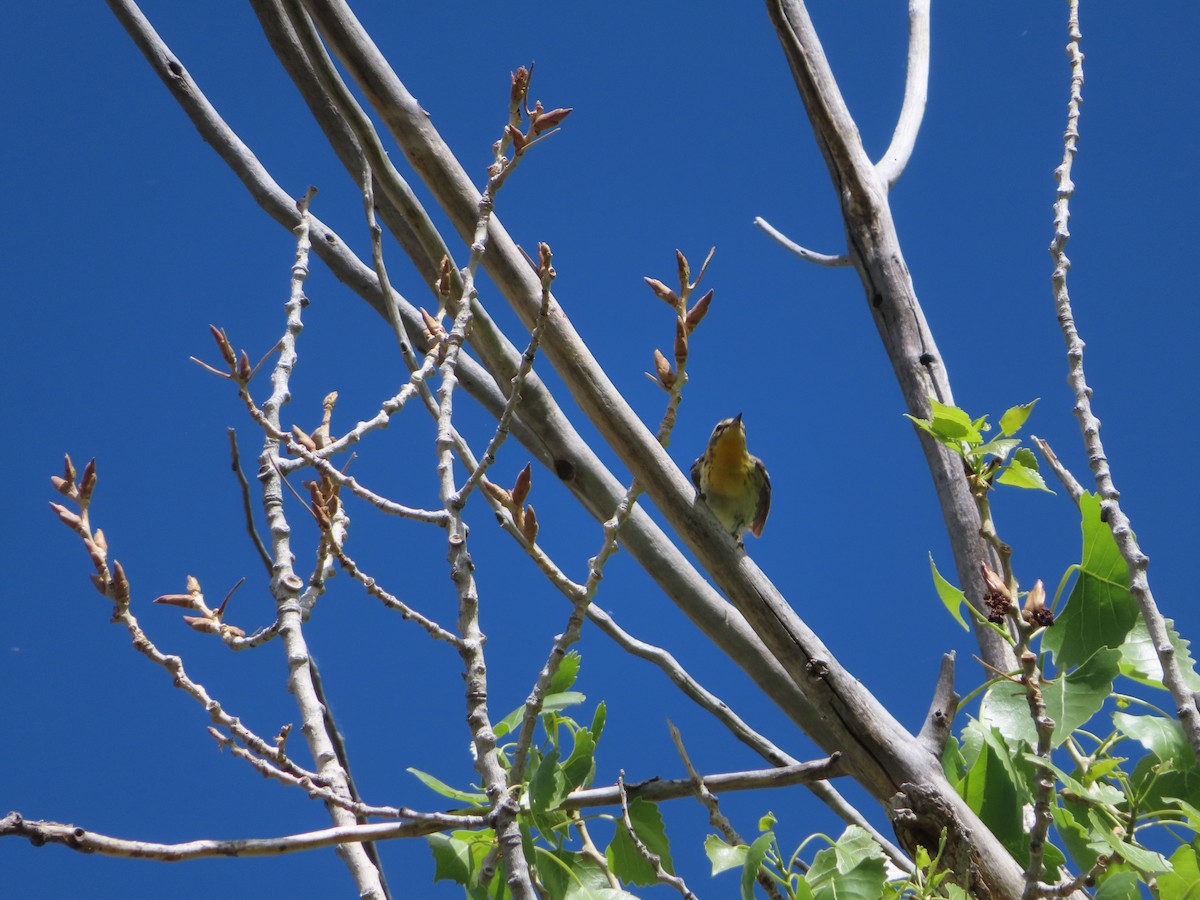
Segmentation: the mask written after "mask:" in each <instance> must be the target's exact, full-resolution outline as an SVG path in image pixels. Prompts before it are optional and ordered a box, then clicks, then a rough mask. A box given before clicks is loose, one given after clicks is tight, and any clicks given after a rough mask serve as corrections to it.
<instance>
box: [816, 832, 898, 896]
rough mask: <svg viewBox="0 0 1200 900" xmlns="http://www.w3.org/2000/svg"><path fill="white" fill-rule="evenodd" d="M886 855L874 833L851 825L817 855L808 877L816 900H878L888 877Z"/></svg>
mask: <svg viewBox="0 0 1200 900" xmlns="http://www.w3.org/2000/svg"><path fill="white" fill-rule="evenodd" d="M883 858H884V857H883V851H882V850H881V849H880V847H879V845H878V844H876V843H875V842H874V841H873V840H871V837H870V835H868V834H867V833H866V832H865V831H863V830H862V829H861V828H859V827H858V826H856V825H851V826H850V827H848V828H847V829H846V830H845V831H844V832H842V836H841V837H840V838H838V840H837V842H836V843H835V844H834V845H833V846H832V847H827V848H825V849H824V850H822V851H821V852H820V853H818V854H817V855H816V857H815V858H814V859H813V864H812V868H811V869H809V871H808V874H807V875H805V881H807V882H808V886H809V887H810V888H812V894H813V898H814V900H878V898H879V897H881V896H882V895H883V886H884V883H885V882H886V881H887V872H886V870H885V867H884V864H883Z"/></svg>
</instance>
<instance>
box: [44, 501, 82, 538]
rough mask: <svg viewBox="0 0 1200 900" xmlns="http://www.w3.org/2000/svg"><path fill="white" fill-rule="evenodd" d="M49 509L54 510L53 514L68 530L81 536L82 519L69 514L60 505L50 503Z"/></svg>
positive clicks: (71, 513)
mask: <svg viewBox="0 0 1200 900" xmlns="http://www.w3.org/2000/svg"><path fill="white" fill-rule="evenodd" d="M50 508H51V509H52V510H54V514H55V515H57V516H58V518H59V521H61V522H62V523H63V524H64V525H66V526H67V527H68V528H70V529H71V530H72V531H74V532H76V533H77V534H83V519H81V518H79V516H78V515H76V514H75V513H73V512H71V511H70V510H69V509H67V508H66V507H65V506H63V505H62V504H61V503H51V504H50Z"/></svg>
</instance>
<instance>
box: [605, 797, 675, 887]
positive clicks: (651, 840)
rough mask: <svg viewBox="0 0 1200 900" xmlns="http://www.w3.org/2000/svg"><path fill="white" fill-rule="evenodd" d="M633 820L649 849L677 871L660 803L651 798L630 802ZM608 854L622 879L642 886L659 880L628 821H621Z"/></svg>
mask: <svg viewBox="0 0 1200 900" xmlns="http://www.w3.org/2000/svg"><path fill="white" fill-rule="evenodd" d="M629 820H630V821H631V822H633V830H634V832H635V833H636V834H637V836H638V839H639V840H640V841H641V842H642V843H643V844H645V845H646V849H647V850H649V851H650V852H651V853H653V854H655V855H656V856H658V858H659V862H660V863H661V864H662V867H663V868H664V869H665V870H666V871H667V872H671V873H674V871H675V869H674V865H673V863H672V861H671V846H670V843H669V842H668V840H667V833H666V828H665V827H664V825H663V820H662V814H661V813H660V812H659V811H658V805H657V804H655V803H651V802H650V801H648V800H637V799H635V800H633V801H632V802H630V804H629ZM604 855H605V856H606V857H607V858H608V864H609V867H610V868H611V869H612V873H613V874H614V875H616V876H617V877H618V878H619V879H621V880H622V881H627V882H629V883H630V884H636V885H639V886H642V887H645V886H647V885H651V884H654V883H655V881H656V876H655V874H654V867H653V866H651V865H650V863H649V862H647V861H646V858H645V857H644V856H642V854H641V853H639V852H638V849H637V846H636V845H635V844H634V842H633V839H632V838H631V837H630V836H629V830H628V829H627V828H626V827H625V825H624V823H618V825H617V832H616V834H614V835H613V839H612V843H611V844H609V845H608V849H607V850H605V852H604Z"/></svg>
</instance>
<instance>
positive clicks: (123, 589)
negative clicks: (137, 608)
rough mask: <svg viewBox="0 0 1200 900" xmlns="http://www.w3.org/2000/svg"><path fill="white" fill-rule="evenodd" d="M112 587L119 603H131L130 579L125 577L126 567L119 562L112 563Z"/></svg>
mask: <svg viewBox="0 0 1200 900" xmlns="http://www.w3.org/2000/svg"><path fill="white" fill-rule="evenodd" d="M112 586H113V592H114V593H116V595H117V601H118V602H119V603H128V602H129V579H128V578H126V577H125V567H124V566H122V565H121V563H120V562H118V561H117V560H115V559H114V560H113V563H112Z"/></svg>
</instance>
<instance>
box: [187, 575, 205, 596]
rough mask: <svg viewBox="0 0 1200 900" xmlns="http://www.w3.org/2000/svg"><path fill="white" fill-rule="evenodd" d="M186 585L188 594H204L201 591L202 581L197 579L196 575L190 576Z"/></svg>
mask: <svg viewBox="0 0 1200 900" xmlns="http://www.w3.org/2000/svg"><path fill="white" fill-rule="evenodd" d="M186 584H187V592H188V593H189V594H201V593H203V591H202V590H201V589H200V579H199V578H197V577H196V576H195V575H189V576H188V577H187V582H186Z"/></svg>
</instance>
